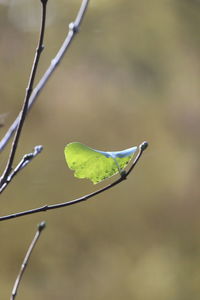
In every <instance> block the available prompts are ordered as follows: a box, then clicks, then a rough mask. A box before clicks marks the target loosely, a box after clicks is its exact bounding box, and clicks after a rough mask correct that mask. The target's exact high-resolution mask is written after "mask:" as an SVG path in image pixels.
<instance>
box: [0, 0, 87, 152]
mask: <svg viewBox="0 0 200 300" xmlns="http://www.w3.org/2000/svg"><path fill="white" fill-rule="evenodd" d="M88 4H89V0H83V1H82V4H81V7H80V9H79V12H78V14H77V17H76V19H75V21H74V22H72V23H70V24H69V31H68V34H67V36H66V38H65V40H64V42H63V44H62V46H61V47H60V49H59V50H58V52H57V54H56V56H55V58H54V59H53V60H52V61H51V64H50V66H49V67H48V69H47V70H46V72H45V73H44V75H43V76H42V78H41V80H40V81H39V83H38V84H37V86H36V87H35V88H34V90H33V92H32V94H31V96H30V98H29V103H28V110H30V108H31V107H32V105H33V104H34V103H35V101H36V100H37V98H38V95H39V94H40V92H41V91H42V89H43V88H44V86H45V85H46V83H47V81H48V80H49V78H50V77H51V75H52V74H53V72H54V71H55V69H56V67H57V66H58V64H59V63H60V62H61V60H62V58H63V56H64V55H65V53H66V51H67V50H68V48H69V46H70V44H71V42H72V40H73V38H74V37H75V35H76V33H78V30H79V27H80V25H81V22H82V21H83V17H84V15H85V12H86V9H87V7H88ZM20 117H21V113H20V114H19V115H18V116H17V118H16V120H15V121H14V122H13V124H12V125H11V126H10V128H9V129H8V131H7V132H6V134H5V136H4V137H3V138H2V140H1V141H0V152H1V151H2V150H3V149H4V148H5V146H6V145H7V143H8V142H9V140H10V138H11V137H12V135H13V133H14V132H15V130H16V129H17V126H18V124H19V121H20Z"/></svg>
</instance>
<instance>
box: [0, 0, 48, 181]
mask: <svg viewBox="0 0 200 300" xmlns="http://www.w3.org/2000/svg"><path fill="white" fill-rule="evenodd" d="M41 4H42V17H41V29H40V34H39V42H38V46H37V49H36V53H35V57H34V61H33V65H32V69H31V73H30V77H29V82H28V87H27V89H26V95H25V99H24V103H23V107H22V110H21V113H20V117H19V123H18V127H17V131H16V134H15V137H14V139H13V143H12V146H11V151H10V155H9V158H8V162H7V165H6V168H5V170H4V172H3V175H2V177H1V182H0V186H3V185H4V183H5V182H6V180H7V177H8V176H9V175H10V172H11V170H12V165H13V161H14V158H15V154H16V151H17V146H18V142H19V138H20V135H21V132H22V128H23V125H24V121H25V119H26V115H27V111H28V104H29V99H30V96H31V93H32V91H33V85H34V80H35V76H36V72H37V69H38V65H39V60H40V55H41V53H42V50H43V49H44V46H43V41H44V32H45V22H46V5H47V0H41Z"/></svg>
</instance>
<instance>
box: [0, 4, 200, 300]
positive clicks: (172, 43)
mask: <svg viewBox="0 0 200 300" xmlns="http://www.w3.org/2000/svg"><path fill="white" fill-rule="evenodd" d="M79 4H80V1H75V0H73V1H72V0H71V1H64V0H60V1H51V0H49V6H48V26H47V30H46V37H45V51H44V53H43V55H42V59H41V64H40V69H39V72H38V77H37V80H38V79H39V78H40V76H41V74H42V73H43V72H44V71H45V70H46V68H47V66H48V65H49V63H50V60H51V59H52V58H53V57H54V55H55V53H56V51H57V49H58V48H59V46H60V44H61V42H62V41H63V39H64V37H65V35H66V32H67V30H68V24H69V23H70V22H71V21H72V20H73V19H74V17H75V15H76V11H77V8H78V6H79ZM39 8H40V3H39V0H38V1H34V0H32V1H30V0H29V1H22V0H13V1H2V0H1V1H0V76H1V77H0V78H1V81H0V99H1V100H0V113H7V116H6V118H5V125H4V127H3V128H0V134H1V135H2V136H3V134H4V133H5V132H6V129H7V128H8V127H9V125H10V124H11V122H12V121H13V119H14V118H15V117H16V115H17V114H18V112H19V110H20V107H21V105H22V101H23V97H24V91H25V88H26V85H27V79H28V75H29V72H30V68H31V63H32V59H33V55H34V52H35V47H36V41H37V35H38V28H39V12H40V10H39ZM199 28H200V1H198V0H152V1H147V0H141V1H135V0H134V1H128V0H125V1H124V0H123V1H122V0H109V1H108V0H107V1H106V0H104V1H91V3H90V7H89V9H88V13H87V15H86V18H85V20H84V23H83V24H82V26H81V30H80V34H79V35H77V37H76V38H75V40H74V42H73V44H72V46H71V48H70V49H69V52H68V53H67V55H66V56H65V58H64V60H63V62H62V64H61V65H60V66H59V68H58V70H57V71H56V73H55V74H54V76H53V77H52V78H51V80H50V81H49V83H48V85H47V86H46V88H45V90H44V91H43V92H42V94H41V95H40V96H39V99H38V101H37V103H36V104H35V106H34V107H33V109H32V110H31V112H30V114H29V115H28V118H27V120H26V124H25V126H24V129H23V135H22V137H21V141H20V145H19V148H18V152H17V156H16V161H15V162H16V163H17V162H18V161H19V160H20V158H21V157H22V155H24V154H25V153H29V152H30V151H31V150H32V148H33V147H34V146H35V145H38V144H42V145H43V146H44V150H43V152H42V153H41V155H39V156H38V157H37V158H36V159H35V160H34V161H33V162H32V163H31V164H30V165H29V166H28V167H27V168H25V169H24V170H23V172H21V174H20V175H18V176H17V177H16V178H15V179H14V180H13V182H12V183H11V184H10V185H9V187H8V188H7V189H6V190H5V192H4V193H3V194H2V195H1V202H0V211H1V215H5V214H9V213H12V212H18V211H22V210H25V209H31V208H34V207H38V206H42V205H45V204H53V203H59V202H65V201H67V200H71V199H74V198H76V197H79V196H82V195H84V194H86V193H90V192H92V191H94V189H95V188H96V187H94V186H93V185H92V184H91V183H90V182H88V181H87V180H79V179H76V178H74V177H73V173H72V172H71V171H70V170H68V169H67V167H66V163H65V159H64V153H63V151H64V146H65V145H66V144H67V143H69V142H72V141H80V142H82V143H84V144H86V145H89V146H91V147H93V148H95V149H100V150H108V151H109V150H120V149H125V148H129V147H131V146H133V145H138V144H139V143H141V142H142V141H143V140H147V141H148V142H149V144H150V147H149V148H148V150H147V151H146V153H145V154H144V157H143V158H142V159H141V161H140V163H139V164H138V166H137V168H136V169H135V171H134V173H132V174H131V175H130V177H129V178H128V180H126V181H125V182H123V183H122V184H120V185H118V186H117V187H116V188H115V189H113V190H110V191H107V192H106V193H104V194H102V195H99V196H97V197H96V198H93V199H90V200H89V201H88V202H85V203H82V204H79V205H77V206H72V207H68V208H63V209H59V210H55V211H50V212H46V213H40V214H36V215H32V216H26V217H23V218H19V219H15V220H10V221H7V222H2V223H1V224H0V257H1V259H0V299H9V295H10V292H11V289H12V286H13V283H14V280H15V278H16V276H17V273H18V270H19V268H20V264H21V262H22V259H23V257H24V255H25V252H26V250H27V248H28V245H29V243H30V241H31V239H32V237H33V235H34V232H35V229H36V225H37V224H38V223H39V222H40V221H41V220H46V222H47V228H46V229H45V231H44V233H43V235H42V237H41V240H40V241H39V243H38V245H37V247H36V249H35V251H34V253H33V255H32V257H31V261H30V263H29V265H28V268H27V270H26V273H25V276H24V279H23V281H22V284H21V287H20V290H19V294H18V299H21V300H23V299H29V300H35V299H38V300H42V299H48V300H55V299H71V300H79V299H80V300H92V299H95V300H103V299H104V300H111V299H112V300H113V299H115V300H121V299H128V300H129V299H134V300H169V299H173V300H188V299H192V300H198V299H199V295H200V268H199V265H200V197H199V195H200V191H199V175H200V164H199V151H200V142H199V126H200V30H199ZM9 148H10V144H9V145H8V146H7V148H6V150H5V151H4V152H3V153H1V164H0V166H1V170H3V168H4V167H5V163H6V160H7V157H8V151H9ZM111 181H112V180H111ZM108 182H109V181H108ZM103 184H104V183H103ZM103 184H100V185H99V187H101V186H103Z"/></svg>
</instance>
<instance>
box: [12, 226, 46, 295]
mask: <svg viewBox="0 0 200 300" xmlns="http://www.w3.org/2000/svg"><path fill="white" fill-rule="evenodd" d="M45 226H46V224H45V222H44V221H43V222H41V223H40V224H39V225H38V227H37V231H36V234H35V236H34V238H33V240H32V242H31V244H30V246H29V248H28V251H27V253H26V255H25V257H24V260H23V263H22V265H21V268H20V271H19V274H18V276H17V279H16V281H15V284H14V287H13V290H12V294H11V296H10V300H14V299H15V297H16V296H17V291H18V288H19V285H20V282H21V279H22V276H23V274H24V272H25V270H26V267H27V265H28V262H29V259H30V256H31V254H32V252H33V249H34V247H35V245H36V243H37V241H38V239H39V237H40V235H41V233H42V231H43V229H44V228H45Z"/></svg>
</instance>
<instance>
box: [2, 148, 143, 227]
mask: <svg viewBox="0 0 200 300" xmlns="http://www.w3.org/2000/svg"><path fill="white" fill-rule="evenodd" d="M147 147H148V143H147V142H143V143H142V144H141V145H140V146H139V152H138V154H137V156H136V158H135V160H134V161H133V163H132V165H131V167H130V168H129V170H128V171H127V172H123V173H122V175H121V177H120V178H119V179H117V180H115V181H114V182H113V183H111V184H109V185H107V186H105V187H103V188H102V189H100V190H97V191H95V192H93V193H91V194H88V195H85V196H83V197H80V198H77V199H75V200H71V201H68V202H64V203H58V204H52V205H44V206H42V207H38V208H34V209H31V210H26V211H22V212H19V213H14V214H11V215H7V216H2V217H0V221H6V220H9V219H14V218H18V217H22V216H26V215H31V214H35V213H39V212H44V211H48V210H52V209H56V208H61V207H66V206H70V205H74V204H78V203H80V202H83V201H86V200H88V199H90V198H92V197H94V196H96V195H98V194H101V193H103V192H105V191H107V190H109V189H111V188H113V187H114V186H116V185H118V184H119V183H121V182H122V181H123V180H125V179H126V178H127V176H128V175H129V174H130V173H131V172H132V171H133V169H134V168H135V166H136V164H137V163H138V161H139V159H140V157H141V156H142V153H143V152H144V150H145V149H146V148H147Z"/></svg>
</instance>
